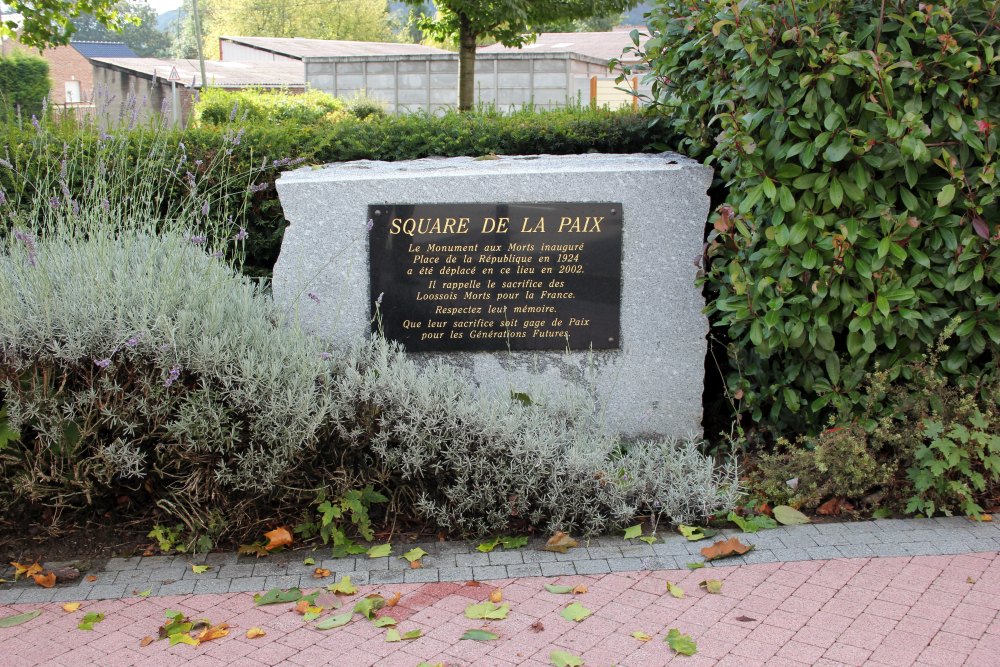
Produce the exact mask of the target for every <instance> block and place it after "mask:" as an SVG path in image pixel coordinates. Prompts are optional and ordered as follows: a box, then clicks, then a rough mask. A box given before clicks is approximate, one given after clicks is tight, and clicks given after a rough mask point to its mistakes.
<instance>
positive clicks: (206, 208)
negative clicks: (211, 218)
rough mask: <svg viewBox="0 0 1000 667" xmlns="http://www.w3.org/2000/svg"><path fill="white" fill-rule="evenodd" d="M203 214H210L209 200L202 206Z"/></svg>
mask: <svg viewBox="0 0 1000 667" xmlns="http://www.w3.org/2000/svg"><path fill="white" fill-rule="evenodd" d="M201 214H202V215H206V216H207V215H208V202H207V201H206V202H205V203H204V205H202V207H201Z"/></svg>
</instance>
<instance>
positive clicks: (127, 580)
mask: <svg viewBox="0 0 1000 667" xmlns="http://www.w3.org/2000/svg"><path fill="white" fill-rule="evenodd" d="M150 572H152V570H121V571H119V572H118V574H117V575H115V580H114V583H116V584H144V583H146V582H147V581H149V573H150ZM109 574H110V573H109Z"/></svg>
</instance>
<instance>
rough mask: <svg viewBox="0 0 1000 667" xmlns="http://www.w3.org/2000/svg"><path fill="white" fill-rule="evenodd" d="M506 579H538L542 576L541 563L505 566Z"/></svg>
mask: <svg viewBox="0 0 1000 667" xmlns="http://www.w3.org/2000/svg"><path fill="white" fill-rule="evenodd" d="M507 576H508V577H540V576H542V564H541V563H521V564H514V565H508V566H507Z"/></svg>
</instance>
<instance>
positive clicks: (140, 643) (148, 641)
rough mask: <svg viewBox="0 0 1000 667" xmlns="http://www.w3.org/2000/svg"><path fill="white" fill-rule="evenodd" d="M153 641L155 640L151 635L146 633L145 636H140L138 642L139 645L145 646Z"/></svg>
mask: <svg viewBox="0 0 1000 667" xmlns="http://www.w3.org/2000/svg"><path fill="white" fill-rule="evenodd" d="M155 641H156V640H155V639H153V638H152V637H150V636H149V635H147V636H145V637H143V638H142V641H141V642H139V646H141V647H143V648H145V647H147V646H149V645H150V644H152V643H153V642H155Z"/></svg>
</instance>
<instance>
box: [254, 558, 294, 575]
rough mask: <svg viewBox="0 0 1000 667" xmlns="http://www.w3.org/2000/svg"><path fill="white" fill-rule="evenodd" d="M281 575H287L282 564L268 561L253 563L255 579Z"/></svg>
mask: <svg viewBox="0 0 1000 667" xmlns="http://www.w3.org/2000/svg"><path fill="white" fill-rule="evenodd" d="M282 574H288V569H287V568H286V566H285V564H284V563H274V562H269V561H262V562H259V563H254V566H253V576H255V577H274V576H277V575H282Z"/></svg>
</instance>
